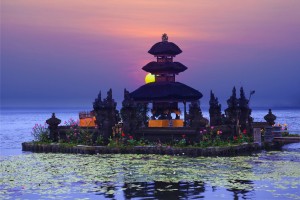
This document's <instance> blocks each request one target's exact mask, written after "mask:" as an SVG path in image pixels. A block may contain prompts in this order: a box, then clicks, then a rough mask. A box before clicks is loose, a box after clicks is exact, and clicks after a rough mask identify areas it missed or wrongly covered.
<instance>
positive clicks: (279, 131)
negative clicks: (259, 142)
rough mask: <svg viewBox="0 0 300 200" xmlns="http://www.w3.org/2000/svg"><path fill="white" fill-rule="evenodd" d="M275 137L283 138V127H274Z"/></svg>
mask: <svg viewBox="0 0 300 200" xmlns="http://www.w3.org/2000/svg"><path fill="white" fill-rule="evenodd" d="M272 132H273V137H282V132H281V126H273V131H272Z"/></svg>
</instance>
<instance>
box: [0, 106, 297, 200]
mask: <svg viewBox="0 0 300 200" xmlns="http://www.w3.org/2000/svg"><path fill="white" fill-rule="evenodd" d="M79 111H82V109H73V110H72V109H64V110H63V109H50V110H47V109H44V110H33V109H31V110H29V109H19V110H12V109H4V110H1V115H0V123H1V124H0V140H1V143H0V199H200V198H204V199H263V198H264V199H300V144H299V143H297V144H290V145H287V146H286V147H285V148H284V150H283V151H271V152H265V151H263V152H260V153H257V154H255V155H252V156H239V157H226V158H225V157H220V158H219V157H216V158H203V157H198V158H187V157H185V156H183V155H176V156H161V155H93V156H89V155H69V154H43V153H28V152H22V150H21V143H22V142H24V141H31V140H32V136H31V134H30V132H31V129H32V127H33V126H34V125H35V124H36V123H38V124H44V122H45V120H46V119H48V118H49V117H51V113H52V112H56V115H57V117H58V118H60V119H61V120H62V122H64V121H66V120H68V119H70V118H75V119H77V118H78V112H79ZM273 113H274V114H275V115H276V116H277V120H276V122H277V123H281V124H285V123H286V124H288V128H289V130H291V132H292V133H298V134H299V130H300V110H274V111H273ZM203 114H204V116H205V117H208V112H207V111H203ZM266 114H267V110H254V111H253V114H252V117H254V119H255V121H264V120H263V116H264V115H266Z"/></svg>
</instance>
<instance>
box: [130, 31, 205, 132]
mask: <svg viewBox="0 0 300 200" xmlns="http://www.w3.org/2000/svg"><path fill="white" fill-rule="evenodd" d="M148 53H150V54H152V55H153V56H154V57H156V61H152V62H149V63H148V64H147V65H145V66H144V67H143V68H142V69H143V70H144V71H146V72H149V73H151V74H153V75H154V76H155V81H154V82H151V83H146V84H145V85H143V86H141V87H139V88H138V89H136V90H135V91H133V92H132V93H130V97H131V98H132V99H133V101H134V102H137V103H150V104H152V109H151V114H152V115H151V119H150V120H149V121H148V127H184V126H186V124H187V118H188V117H187V112H186V104H187V103H188V102H198V101H199V99H200V98H201V97H202V94H201V93H200V92H199V91H198V90H196V89H194V88H192V87H190V86H187V85H185V84H183V83H180V82H177V81H176V75H178V74H179V73H181V72H184V71H185V70H187V67H186V66H185V65H183V64H182V63H180V62H175V61H174V58H175V56H176V55H178V54H180V53H182V50H181V49H180V48H179V47H178V46H177V45H176V44H174V43H173V42H169V41H168V36H167V34H163V35H162V41H161V42H158V43H156V44H154V45H153V46H152V47H151V48H150V50H149V51H148ZM179 103H182V104H183V107H184V110H183V119H180V115H181V114H182V113H181V112H182V111H181V110H180V109H179V107H178V104H179ZM172 113H174V114H175V117H173V118H172ZM173 116H174V115H173Z"/></svg>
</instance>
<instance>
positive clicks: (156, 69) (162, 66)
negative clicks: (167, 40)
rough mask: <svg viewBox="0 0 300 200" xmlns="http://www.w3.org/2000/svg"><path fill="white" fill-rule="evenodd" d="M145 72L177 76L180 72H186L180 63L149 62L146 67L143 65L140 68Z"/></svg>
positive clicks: (185, 68)
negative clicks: (170, 73)
mask: <svg viewBox="0 0 300 200" xmlns="http://www.w3.org/2000/svg"><path fill="white" fill-rule="evenodd" d="M142 69H143V70H144V71H146V72H150V73H152V74H155V73H163V72H170V71H172V72H174V73H175V74H178V73H180V72H183V71H185V70H187V67H186V66H185V65H183V64H181V63H180V62H165V63H163V62H155V61H152V62H149V63H148V64H147V65H145V66H144V67H143V68H142Z"/></svg>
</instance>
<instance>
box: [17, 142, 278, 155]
mask: <svg viewBox="0 0 300 200" xmlns="http://www.w3.org/2000/svg"><path fill="white" fill-rule="evenodd" d="M264 147H265V145H263V146H262V147H260V146H259V145H258V144H255V143H252V144H248V143H244V144H241V145H235V146H228V147H208V148H196V147H186V148H176V147H157V146H135V147H125V148H117V147H107V146H86V145H77V146H68V145H65V144H57V143H52V144H39V143H36V142H24V143H22V150H23V151H31V152H42V153H73V154H90V155H92V154H160V155H182V156H190V157H197V156H206V157H207V156H239V155H251V154H252V153H255V152H258V151H260V150H262V149H265V148H264ZM266 149H272V150H274V149H275V146H272V145H271V144H268V145H267V146H266Z"/></svg>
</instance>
